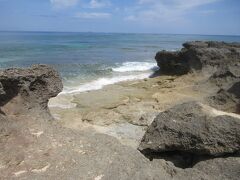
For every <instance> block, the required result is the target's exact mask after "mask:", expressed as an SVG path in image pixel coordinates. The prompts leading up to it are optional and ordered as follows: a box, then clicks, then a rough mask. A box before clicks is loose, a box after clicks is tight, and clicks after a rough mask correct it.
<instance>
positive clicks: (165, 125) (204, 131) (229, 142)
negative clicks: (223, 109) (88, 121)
mask: <svg viewBox="0 0 240 180" xmlns="http://www.w3.org/2000/svg"><path fill="white" fill-rule="evenodd" d="M239 129H240V119H239V118H235V117H233V116H230V115H218V114H217V113H216V112H214V110H213V109H212V108H210V107H208V106H204V105H201V104H199V103H196V102H189V103H184V104H180V105H177V106H175V107H173V108H171V109H169V110H167V111H165V112H162V113H160V114H159V115H158V116H157V117H156V118H155V119H154V121H153V123H152V124H151V126H150V127H149V128H148V130H147V132H146V133H145V135H144V137H143V139H142V142H141V144H140V147H139V149H140V150H141V151H142V152H143V153H146V154H147V153H154V152H172V151H179V152H186V153H192V154H196V155H212V156H220V155H224V154H230V153H237V152H239V151H240V132H239Z"/></svg>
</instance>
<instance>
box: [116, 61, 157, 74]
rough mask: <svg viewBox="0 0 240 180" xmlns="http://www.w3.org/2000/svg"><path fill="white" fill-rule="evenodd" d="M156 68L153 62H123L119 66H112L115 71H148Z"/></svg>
mask: <svg viewBox="0 0 240 180" xmlns="http://www.w3.org/2000/svg"><path fill="white" fill-rule="evenodd" d="M154 69H156V63H155V62H124V63H123V64H122V65H121V66H120V67H116V68H112V70H113V71H115V72H134V71H148V70H154Z"/></svg>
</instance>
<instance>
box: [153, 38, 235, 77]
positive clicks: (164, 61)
mask: <svg viewBox="0 0 240 180" xmlns="http://www.w3.org/2000/svg"><path fill="white" fill-rule="evenodd" d="M183 46H184V48H183V49H182V50H181V51H177V52H167V51H160V52H158V53H157V54H156V57H155V59H156V61H157V63H158V66H159V67H160V70H161V72H162V73H164V74H176V75H179V74H186V73H188V72H190V71H196V70H202V69H203V68H208V67H211V68H216V69H217V68H220V67H233V66H238V67H239V66H240V64H239V63H240V44H239V43H224V42H212V41H209V42H203V41H195V42H187V43H184V44H183ZM213 72H214V71H213Z"/></svg>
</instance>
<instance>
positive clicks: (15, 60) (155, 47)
mask: <svg viewBox="0 0 240 180" xmlns="http://www.w3.org/2000/svg"><path fill="white" fill-rule="evenodd" d="M192 40H218V41H227V42H240V36H206V35H167V34H116V33H53V32H0V68H7V67H26V66H30V65H32V64H39V63H44V64H50V65H53V66H54V67H55V68H56V69H57V70H58V71H59V72H60V73H61V75H62V77H63V81H64V92H63V93H77V92H84V91H89V90H94V89H100V88H102V87H103V86H105V85H109V84H113V83H117V82H120V81H126V80H134V79H142V78H145V77H148V76H149V75H150V74H151V73H152V72H153V71H155V70H156V63H155V60H154V56H155V54H156V52H157V51H159V50H163V49H164V50H171V51H175V50H178V49H180V48H181V44H182V43H183V42H185V41H192Z"/></svg>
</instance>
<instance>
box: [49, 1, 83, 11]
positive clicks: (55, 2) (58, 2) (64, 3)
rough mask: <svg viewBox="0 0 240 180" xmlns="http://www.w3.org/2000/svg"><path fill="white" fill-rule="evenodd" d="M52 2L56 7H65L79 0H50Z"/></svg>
mask: <svg viewBox="0 0 240 180" xmlns="http://www.w3.org/2000/svg"><path fill="white" fill-rule="evenodd" d="M50 2H51V4H52V6H53V7H54V8H56V9H64V8H69V7H73V6H75V5H77V3H78V2H79V0H50Z"/></svg>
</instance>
